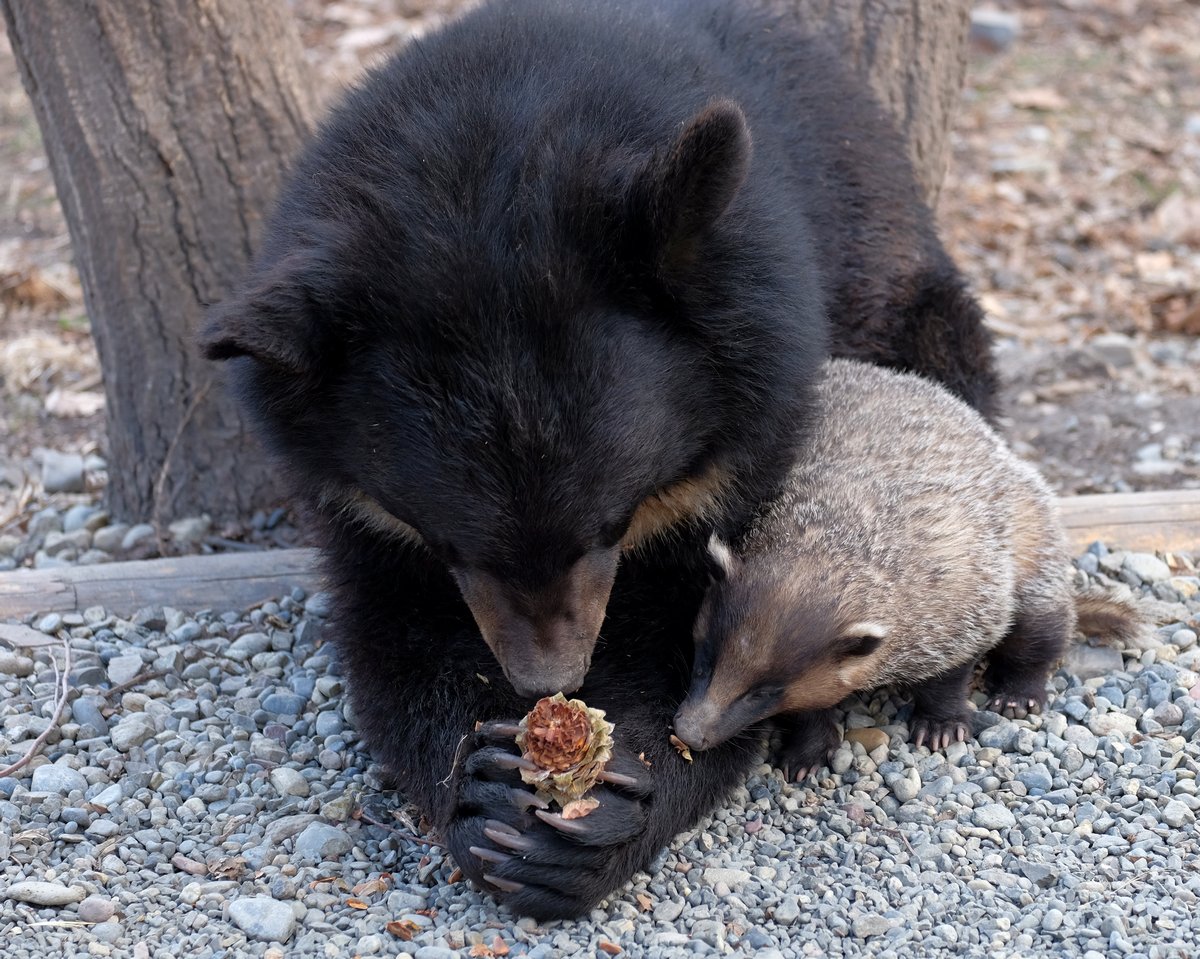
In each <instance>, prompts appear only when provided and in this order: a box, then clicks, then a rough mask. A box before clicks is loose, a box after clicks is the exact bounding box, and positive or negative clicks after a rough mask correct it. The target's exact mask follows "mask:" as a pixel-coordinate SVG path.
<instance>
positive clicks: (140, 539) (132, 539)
mask: <svg viewBox="0 0 1200 959" xmlns="http://www.w3.org/2000/svg"><path fill="white" fill-rule="evenodd" d="M154 535H155V532H154V527H153V526H151V525H150V524H149V523H138V524H137V525H136V526H131V527H129V529H128V530H127V531H126V533H125V535H124V536H123V537H121V549H122V550H123V551H125V552H129V550H131V549H133V548H134V547H135V546H138V545H140V544H142V543H144V542H146V541H148V540H150V539H153V538H154ZM97 548H98V549H103V548H104V547H102V546H99V545H97Z"/></svg>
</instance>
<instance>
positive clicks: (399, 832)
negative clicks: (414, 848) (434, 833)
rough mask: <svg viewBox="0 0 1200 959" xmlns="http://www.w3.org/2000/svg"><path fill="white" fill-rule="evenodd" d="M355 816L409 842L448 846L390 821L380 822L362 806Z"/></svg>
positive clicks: (441, 847)
mask: <svg viewBox="0 0 1200 959" xmlns="http://www.w3.org/2000/svg"><path fill="white" fill-rule="evenodd" d="M355 818H357V819H360V820H362V821H363V822H365V823H368V824H369V825H372V826H378V827H379V828H380V829H386V830H387V831H388V832H390V833H391V834H392V835H394V836H399V837H400V838H401V839H407V840H408V841H409V842H415V843H420V844H421V845H423V846H436V847H437V848H438V849H444V848H445V847H446V844H445V843H442V842H438V841H437V840H436V839H426V838H425V837H424V836H415V835H413V834H412V833H411V832H405V831H404V830H403V829H397V828H396V827H395V826H393V825H391V824H390V823H386V822H380V821H379V820H378V819H376V818H375V817H374V816H372V815H371V814H370V813H368V812H367V811H366V810H365V809H363V808H362V807H361V806H359V807H358V814H357V816H356V817H355Z"/></svg>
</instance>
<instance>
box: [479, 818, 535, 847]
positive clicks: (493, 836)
mask: <svg viewBox="0 0 1200 959" xmlns="http://www.w3.org/2000/svg"><path fill="white" fill-rule="evenodd" d="M483 834H484V835H485V836H487V838H488V839H490V840H491V841H492V842H494V843H495V844H496V845H497V846H504V847H505V848H507V849H512V850H513V851H514V852H529V851H530V850H532V849H534V848H535V846H536V844H535V843H534V842H533V841H532V840H530V839H527V838H526V837H525V836H522V835H521V834H520V833H519V832H518V831H517V830H515V829H513V828H512V827H511V826H509V825H507V824H505V823H502V822H498V821H497V820H495V819H489V820H487V822H486V823H485V824H484V827H483Z"/></svg>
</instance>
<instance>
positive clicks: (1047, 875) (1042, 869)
mask: <svg viewBox="0 0 1200 959" xmlns="http://www.w3.org/2000/svg"><path fill="white" fill-rule="evenodd" d="M1019 868H1020V870H1021V875H1023V876H1024V877H1025V878H1026V879H1028V880H1029V881H1030V882H1032V883H1033V884H1034V885H1036V886H1040V887H1041V888H1042V889H1049V888H1050V887H1051V886H1053V885H1054V884H1055V883H1056V882H1057V881H1058V872H1057V871H1055V869H1054V868H1053V867H1052V866H1047V865H1046V864H1045V863H1041V862H1023V863H1021V865H1020V867H1019Z"/></svg>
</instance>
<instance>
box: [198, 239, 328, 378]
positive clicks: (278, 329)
mask: <svg viewBox="0 0 1200 959" xmlns="http://www.w3.org/2000/svg"><path fill="white" fill-rule="evenodd" d="M318 268H319V263H318V260H317V258H316V256H315V255H314V254H312V253H310V252H308V251H303V252H298V253H292V254H289V255H288V256H286V257H284V258H283V259H281V260H280V261H279V262H278V263H276V264H274V265H273V266H271V267H269V268H268V269H267V270H265V271H264V272H262V273H260V274H258V275H256V276H253V277H251V278H250V279H249V280H248V281H247V282H246V283H245V284H244V285H243V286H242V287H241V288H240V289H238V290H235V291H234V292H233V293H232V294H230V296H229V297H227V298H226V299H225V300H224V301H222V302H221V303H219V304H217V305H216V306H214V307H212V308H211V309H210V310H209V311H208V316H207V317H206V319H205V322H204V326H203V327H202V328H201V330H200V332H199V334H198V335H197V337H196V342H197V345H198V346H199V347H200V351H201V352H202V353H203V354H204V356H205V357H207V358H208V359H210V360H231V359H234V358H235V357H239V356H249V357H252V358H253V359H255V360H258V361H259V362H260V363H264V364H266V365H267V366H272V367H276V368H277V369H281V370H285V371H287V372H290V373H307V372H309V371H310V370H312V369H313V368H314V367H315V366H316V365H317V364H318V363H319V362H320V360H321V358H322V357H323V356H324V355H325V352H326V347H327V345H328V344H327V342H326V341H327V339H328V331H327V330H326V328H325V325H324V323H323V322H322V320H321V318H320V317H319V316H318V315H317V306H316V302H315V299H314V297H313V295H312V292H311V289H312V288H311V285H310V283H309V280H310V278H311V276H312V274H313V273H314V272H315V271H316V270H317V269H318Z"/></svg>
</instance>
